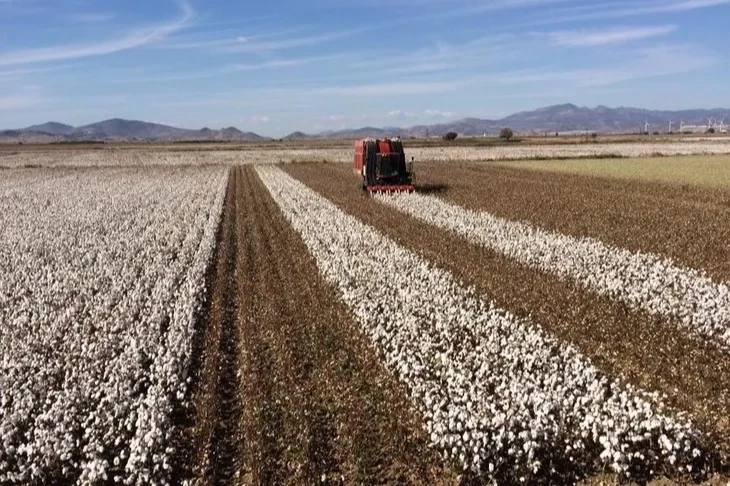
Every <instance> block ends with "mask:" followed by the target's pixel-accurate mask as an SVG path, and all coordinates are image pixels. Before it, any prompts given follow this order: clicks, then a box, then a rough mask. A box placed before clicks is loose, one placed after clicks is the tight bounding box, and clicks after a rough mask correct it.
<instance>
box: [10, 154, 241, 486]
mask: <svg viewBox="0 0 730 486" xmlns="http://www.w3.org/2000/svg"><path fill="white" fill-rule="evenodd" d="M226 180H227V170H226V169H223V168H207V169H201V168H196V169H191V168H180V169H169V168H168V169H159V168H158V169H146V170H139V169H135V168H131V169H130V168H126V169H103V170H85V171H78V170H73V171H65V170H54V171H48V172H42V173H39V171H13V172H10V173H7V174H4V178H3V180H2V182H0V228H2V229H1V230H0V231H1V232H2V241H3V245H2V246H1V247H0V273H2V275H3V277H2V279H0V357H1V360H2V361H0V483H3V484H8V483H9V484H16V483H17V484H34V483H38V484H40V483H42V484H49V483H54V482H79V483H98V482H107V481H108V482H112V481H114V482H124V483H125V484H143V483H156V484H162V483H164V482H165V481H167V480H168V479H169V478H170V477H171V471H170V469H171V467H172V463H171V459H172V457H173V454H174V453H175V450H174V449H173V448H172V445H173V442H174V441H173V438H174V433H175V431H174V428H173V427H172V426H171V424H172V422H171V420H172V416H173V414H174V413H175V411H176V407H177V406H178V404H179V403H180V401H181V400H182V399H183V398H184V397H185V394H186V392H187V387H188V376H187V374H188V371H189V362H190V359H191V346H192V333H193V330H194V322H195V319H196V312H198V310H199V308H200V305H201V297H202V294H203V293H204V286H205V271H206V267H207V265H208V264H209V261H210V258H211V255H212V252H213V248H214V245H215V236H216V230H217V227H218V223H219V219H220V214H221V209H222V204H223V198H224V195H225V189H226Z"/></svg>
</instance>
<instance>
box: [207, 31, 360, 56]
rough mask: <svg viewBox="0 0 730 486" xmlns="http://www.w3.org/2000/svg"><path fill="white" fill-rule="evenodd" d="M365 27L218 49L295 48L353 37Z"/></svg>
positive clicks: (242, 51)
mask: <svg viewBox="0 0 730 486" xmlns="http://www.w3.org/2000/svg"><path fill="white" fill-rule="evenodd" d="M364 30H365V29H352V30H346V31H340V32H329V33H327V34H320V35H312V36H304V37H293V38H287V39H277V40H272V41H266V42H257V41H255V40H253V41H250V42H247V41H244V42H238V43H236V44H229V45H225V46H222V47H220V48H219V49H218V50H219V51H221V52H225V53H229V54H230V53H246V52H249V53H261V52H272V51H280V50H284V49H295V48H299V47H309V46H314V45H318V44H324V43H327V42H332V41H335V40H339V39H344V38H346V37H352V36H354V35H355V34H358V33H361V32H363V31H364Z"/></svg>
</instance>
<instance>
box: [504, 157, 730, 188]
mask: <svg viewBox="0 0 730 486" xmlns="http://www.w3.org/2000/svg"><path fill="white" fill-rule="evenodd" d="M499 164H500V165H505V166H508V167H520V168H525V169H532V170H542V171H550V172H564V173H573V174H582V175H590V176H596V177H614V178H623V179H638V180H647V181H661V182H669V183H679V184H692V185H698V186H706V187H715V188H730V156H727V155H712V156H705V155H702V156H678V157H652V158H631V159H585V160H583V159H580V160H527V161H515V162H499Z"/></svg>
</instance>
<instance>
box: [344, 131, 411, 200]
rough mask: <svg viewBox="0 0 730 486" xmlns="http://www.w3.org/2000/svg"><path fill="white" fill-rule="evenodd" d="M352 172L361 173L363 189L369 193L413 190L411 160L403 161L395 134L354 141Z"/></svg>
mask: <svg viewBox="0 0 730 486" xmlns="http://www.w3.org/2000/svg"><path fill="white" fill-rule="evenodd" d="M353 172H355V173H356V174H359V175H361V176H362V189H363V190H364V191H367V192H368V193H370V194H373V193H390V192H413V191H414V190H415V188H414V187H413V160H411V163H406V155H405V151H404V150H403V142H401V140H400V139H398V138H393V139H388V138H386V139H383V140H377V139H374V138H366V139H363V140H358V141H357V142H355V158H354V164H353Z"/></svg>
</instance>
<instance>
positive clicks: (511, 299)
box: [286, 164, 730, 451]
mask: <svg viewBox="0 0 730 486" xmlns="http://www.w3.org/2000/svg"><path fill="white" fill-rule="evenodd" d="M286 170H287V171H288V172H289V173H290V174H292V175H293V176H295V177H297V178H298V179H300V180H301V181H303V182H304V183H306V184H307V185H308V186H310V187H311V188H313V189H314V190H316V191H317V192H319V193H321V194H322V195H324V196H325V197H327V198H328V199H330V200H331V201H333V202H335V203H336V204H337V205H339V206H340V207H341V208H343V209H344V210H345V211H347V212H348V213H350V214H352V215H354V216H356V217H358V218H360V219H361V220H362V221H363V222H365V223H367V224H369V225H372V226H374V227H375V228H377V229H378V230H380V231H381V232H382V233H384V234H385V235H387V236H389V237H391V238H393V239H394V240H395V241H397V242H398V243H399V244H401V245H403V246H405V247H406V248H409V249H411V250H413V251H416V252H418V253H419V254H421V255H422V256H424V257H425V258H427V259H428V260H430V261H432V262H433V263H435V264H436V265H438V266H439V267H441V268H444V269H446V270H448V271H450V272H452V273H453V274H454V275H455V276H456V277H457V278H459V279H461V280H462V281H463V282H465V283H467V284H470V285H474V286H475V287H476V289H477V290H478V291H479V292H480V293H482V294H484V295H487V296H489V297H490V298H491V299H493V300H494V301H495V302H497V303H498V305H499V306H500V307H503V308H506V309H508V310H510V311H512V312H513V313H515V314H516V315H518V316H523V317H527V316H530V319H531V320H532V321H533V322H535V323H536V324H538V325H540V326H541V327H542V328H543V329H545V330H546V331H547V332H549V333H550V334H552V335H553V336H555V337H556V338H558V339H560V340H562V341H564V342H567V343H570V344H572V345H574V346H575V347H576V348H577V349H579V350H580V351H581V352H582V353H583V354H584V355H586V356H588V357H590V358H591V359H592V360H593V362H594V363H595V364H596V366H598V367H599V369H601V370H603V371H604V372H605V373H607V374H609V375H612V376H621V377H623V378H624V379H625V380H627V381H628V382H630V383H633V384H634V385H637V386H639V387H641V388H643V389H647V390H653V391H658V392H661V393H664V394H666V395H667V400H666V401H667V402H668V404H669V405H671V406H674V407H676V408H677V409H680V410H685V411H688V412H690V413H691V414H692V416H693V418H694V419H695V420H696V422H697V423H698V425H699V426H700V427H702V428H703V430H705V431H706V432H707V433H708V434H709V435H710V436H711V438H710V440H711V441H712V442H716V443H718V444H719V445H720V446H721V447H722V448H723V450H724V451H730V420H729V419H728V417H730V359H728V358H727V355H726V354H724V353H723V352H722V351H720V350H718V349H716V348H713V347H710V346H709V345H706V344H703V343H699V342H698V341H697V340H695V339H693V338H692V337H690V336H688V335H687V334H685V333H684V332H682V331H680V330H678V329H676V328H675V327H673V326H670V325H666V324H664V323H662V322H661V321H660V320H658V319H656V318H653V317H651V316H649V315H647V314H645V313H641V312H634V311H632V310H630V309H628V308H627V307H625V306H624V305H622V304H620V303H617V302H613V301H611V300H610V299H607V298H603V297H600V296H597V295H594V294H592V293H589V292H586V291H584V290H583V289H581V288H580V287H578V286H577V285H575V284H571V283H569V282H563V281H560V280H559V279H557V278H555V277H553V276H551V275H549V274H545V273H542V272H540V271H537V270H534V269H531V268H528V267H526V266H524V265H520V264H517V263H515V262H514V261H511V260H509V259H507V258H505V257H503V256H501V255H498V254H496V253H494V252H492V251H489V250H487V249H485V248H482V247H480V246H477V245H473V244H470V243H468V242H467V241H465V240H463V239H461V238H459V237H457V236H455V235H453V234H450V233H448V232H446V231H443V230H439V229H437V228H435V227H432V226H428V225H426V224H424V223H421V222H418V221H416V220H415V219H412V218H409V217H408V216H405V215H404V214H402V213H400V212H398V211H394V210H390V209H387V208H386V206H384V205H381V204H379V203H377V202H376V201H375V200H373V199H371V198H368V197H366V196H364V195H361V194H359V193H358V192H359V189H358V182H359V181H358V180H357V177H354V176H353V175H352V173H351V172H350V168H349V167H347V166H334V165H328V164H319V165H312V166H291V167H287V169H286Z"/></svg>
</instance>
